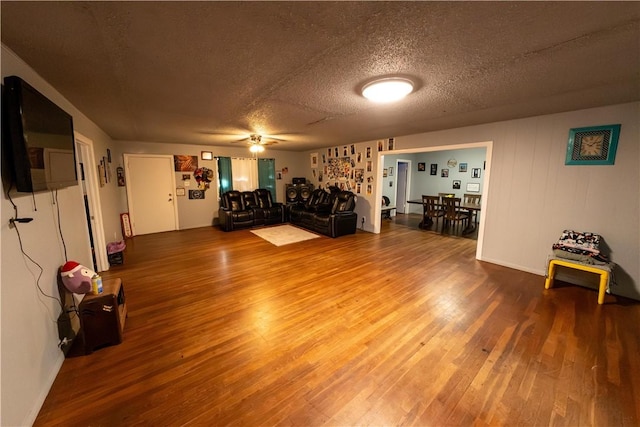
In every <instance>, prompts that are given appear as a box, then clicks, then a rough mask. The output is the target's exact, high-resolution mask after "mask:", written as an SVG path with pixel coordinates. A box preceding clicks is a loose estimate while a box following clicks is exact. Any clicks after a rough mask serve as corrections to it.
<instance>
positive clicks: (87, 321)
mask: <svg viewBox="0 0 640 427" xmlns="http://www.w3.org/2000/svg"><path fill="white" fill-rule="evenodd" d="M102 289H103V291H102V293H101V294H98V295H94V294H86V295H85V296H84V298H83V299H82V301H81V302H80V305H79V306H78V311H79V312H80V326H81V329H82V336H83V338H84V351H85V354H90V353H92V352H93V350H97V349H98V348H101V347H104V346H107V345H115V344H120V343H121V342H122V331H123V329H124V322H125V319H126V318H127V304H126V300H125V296H124V287H123V286H122V280H121V279H119V278H115V279H106V280H104V281H103V283H102Z"/></svg>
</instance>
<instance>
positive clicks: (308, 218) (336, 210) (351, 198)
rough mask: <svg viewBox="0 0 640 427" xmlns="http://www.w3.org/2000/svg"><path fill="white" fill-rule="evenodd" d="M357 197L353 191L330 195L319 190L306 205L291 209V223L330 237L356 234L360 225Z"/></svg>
mask: <svg viewBox="0 0 640 427" xmlns="http://www.w3.org/2000/svg"><path fill="white" fill-rule="evenodd" d="M355 207H356V196H355V194H353V193H352V192H351V191H332V192H331V193H328V192H326V191H324V190H321V189H317V190H314V191H313V192H312V193H311V196H310V197H309V199H308V200H307V201H306V203H304V204H303V203H300V204H295V205H291V206H290V207H289V216H290V221H291V223H292V224H294V225H299V226H301V227H304V228H306V229H308V230H311V231H315V232H317V233H321V234H324V235H326V236H329V237H339V236H344V235H346V234H354V233H355V232H356V228H357V225H358V214H356V213H355V212H354V211H353V210H354V209H355Z"/></svg>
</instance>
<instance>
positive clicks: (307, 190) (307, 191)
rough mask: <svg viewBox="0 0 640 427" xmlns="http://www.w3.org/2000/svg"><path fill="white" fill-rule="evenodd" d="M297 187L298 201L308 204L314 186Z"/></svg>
mask: <svg viewBox="0 0 640 427" xmlns="http://www.w3.org/2000/svg"><path fill="white" fill-rule="evenodd" d="M296 187H297V188H298V200H300V201H301V202H302V203H306V202H307V200H309V197H311V193H312V192H313V185H311V184H308V185H297V186H296Z"/></svg>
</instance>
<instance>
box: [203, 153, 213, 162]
mask: <svg viewBox="0 0 640 427" xmlns="http://www.w3.org/2000/svg"><path fill="white" fill-rule="evenodd" d="M200 158H201V159H202V160H213V153H212V152H211V151H201V152H200Z"/></svg>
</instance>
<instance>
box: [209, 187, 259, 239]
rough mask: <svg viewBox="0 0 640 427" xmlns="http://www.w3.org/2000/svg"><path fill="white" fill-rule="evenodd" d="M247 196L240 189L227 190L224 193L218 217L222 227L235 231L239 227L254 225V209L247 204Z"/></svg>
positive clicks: (225, 229)
mask: <svg viewBox="0 0 640 427" xmlns="http://www.w3.org/2000/svg"><path fill="white" fill-rule="evenodd" d="M246 198H247V196H246V195H245V194H243V193H241V192H240V191H234V190H232V191H227V192H226V193H224V194H223V195H222V199H221V203H220V209H219V210H218V219H219V221H220V228H222V230H224V231H233V230H236V229H239V228H247V227H253V224H254V211H253V209H251V207H248V206H247V205H246V204H245V199H246Z"/></svg>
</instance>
